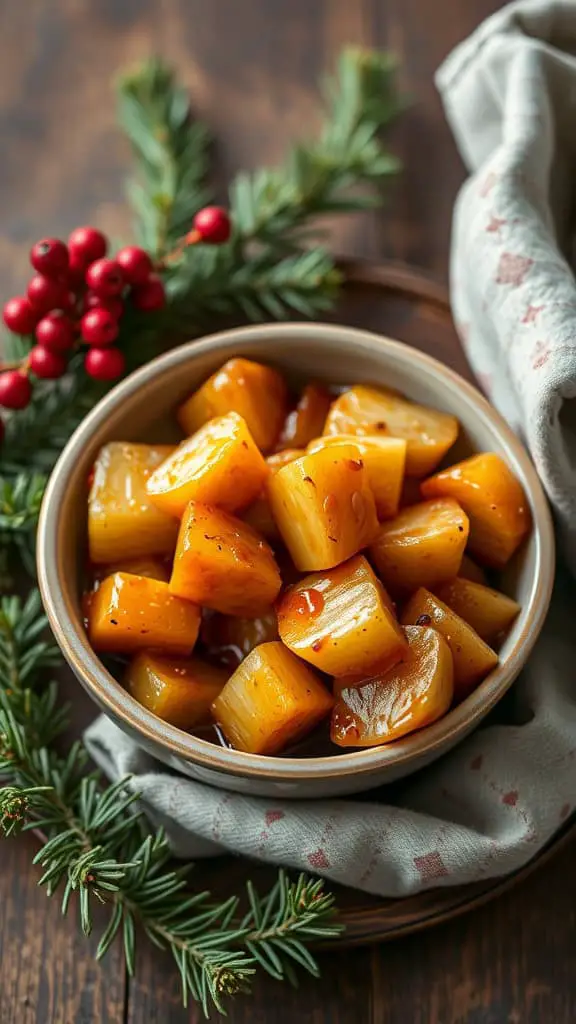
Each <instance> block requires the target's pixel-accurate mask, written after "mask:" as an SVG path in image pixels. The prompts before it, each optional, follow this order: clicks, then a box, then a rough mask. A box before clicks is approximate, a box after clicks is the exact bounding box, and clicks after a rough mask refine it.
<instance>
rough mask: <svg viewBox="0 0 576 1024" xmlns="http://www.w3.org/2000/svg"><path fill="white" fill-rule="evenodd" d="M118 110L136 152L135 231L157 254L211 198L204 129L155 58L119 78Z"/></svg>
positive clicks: (184, 95)
mask: <svg viewBox="0 0 576 1024" xmlns="http://www.w3.org/2000/svg"><path fill="white" fill-rule="evenodd" d="M118 113H119V120H120V124H121V126H122V128H123V129H124V131H125V133H126V135H127V136H128V139H129V140H130V143H131V145H132V150H133V153H134V156H135V158H136V176H135V178H133V179H131V180H130V181H129V183H128V198H129V200H130V203H131V205H132V208H133V210H134V213H135V231H136V236H137V238H138V239H139V241H140V243H141V244H142V245H143V246H144V248H145V249H148V250H149V252H150V253H151V254H153V255H154V256H156V257H158V258H159V257H161V256H163V255H164V254H165V253H166V252H168V251H169V249H170V248H171V247H172V246H173V245H175V244H176V243H177V242H178V240H179V239H180V238H181V237H182V235H184V234H186V232H187V231H189V230H190V219H191V216H192V214H193V213H195V212H196V211H197V210H199V209H200V208H201V207H202V206H204V204H205V203H206V202H208V200H209V198H210V193H209V190H208V188H207V187H206V184H205V177H206V174H207V171H208V143H209V133H208V131H207V129H206V128H205V126H204V125H203V124H201V123H200V122H198V121H195V120H193V118H192V116H191V112H190V100H189V98H188V94H187V93H186V91H185V89H184V88H183V87H182V86H181V85H179V84H178V82H176V80H175V77H174V73H173V71H172V70H171V69H170V68H169V67H167V66H166V65H165V64H163V63H162V62H161V61H160V60H158V59H156V58H153V59H151V60H150V61H147V62H146V63H145V64H143V65H141V66H139V67H137V68H135V69H134V70H133V71H132V72H129V73H128V74H125V75H123V76H122V77H121V78H120V80H119V82H118Z"/></svg>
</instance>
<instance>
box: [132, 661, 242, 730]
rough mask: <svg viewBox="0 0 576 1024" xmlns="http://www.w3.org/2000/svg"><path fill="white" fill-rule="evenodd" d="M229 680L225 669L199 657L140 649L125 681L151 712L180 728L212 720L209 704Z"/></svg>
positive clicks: (137, 698)
mask: <svg viewBox="0 0 576 1024" xmlns="http://www.w3.org/2000/svg"><path fill="white" fill-rule="evenodd" d="M227 680H228V672H227V671H226V669H223V668H218V667H217V666H215V665H210V664H208V662H206V661H202V660H201V659H200V658H169V657H166V656H165V655H160V654H155V653H154V652H153V651H141V653H140V654H137V655H136V656H135V657H134V658H133V659H132V661H131V662H130V664H129V666H128V669H127V671H126V675H125V677H124V684H125V686H126V688H127V689H128V690H129V691H130V693H131V694H132V696H133V697H135V698H136V700H137V701H139V702H140V704H142V705H143V706H144V707H145V708H147V709H148V711H151V712H152V713H153V714H154V715H158V718H161V719H162V720H163V721H164V722H169V723H170V725H175V726H177V728H178V729H193V728H195V726H197V725H204V724H206V723H207V722H210V720H211V717H210V706H211V704H212V702H213V701H215V700H216V697H217V696H218V694H219V693H220V691H221V690H222V688H223V687H224V685H225V683H226V682H227Z"/></svg>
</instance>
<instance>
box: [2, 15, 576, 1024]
mask: <svg viewBox="0 0 576 1024" xmlns="http://www.w3.org/2000/svg"><path fill="white" fill-rule="evenodd" d="M499 6H501V5H500V4H499V3H496V2H494V0H442V3H432V2H431V0H355V2H354V3H351V2H350V0H323V2H320V0H316V2H310V0H213V2H212V3H210V4H208V3H206V2H205V0H161V2H160V0H84V2H82V0H26V2H21V3H16V2H14V0H0V19H1V20H0V23H1V25H2V33H1V36H0V137H1V139H2V144H3V145H2V160H1V161H0V223H1V225H2V230H1V234H0V275H1V282H2V294H5V295H8V294H10V293H11V291H12V290H19V289H20V288H21V287H22V284H23V281H24V276H25V274H26V253H27V249H28V247H29V244H30V242H31V241H32V240H34V239H35V238H37V237H40V236H42V235H45V234H62V233H65V232H67V231H68V230H69V229H70V228H72V227H73V226H75V225H76V224H77V223H86V222H91V221H93V222H96V223H97V224H98V225H99V226H101V227H103V228H104V229H105V230H108V231H109V232H110V233H112V234H116V235H117V234H120V233H123V232H124V231H125V230H126V229H127V226H128V221H127V215H126V211H125V209H124V206H123V202H122V181H123V176H124V173H125V168H126V164H127V159H128V154H127V150H126V147H125V144H124V142H123V140H122V139H121V138H120V137H119V136H118V135H117V134H116V133H115V131H114V110H113V102H112V96H111V91H110V81H111V78H112V76H113V73H114V71H115V70H116V69H117V68H118V67H121V66H123V65H125V64H126V63H129V62H130V61H133V60H136V59H138V58H139V57H141V56H143V55H145V54H147V53H149V52H151V51H152V50H160V51H161V52H162V53H163V54H164V55H165V56H167V57H169V58H170V59H172V60H173V61H174V62H175V63H176V65H177V66H178V68H179V70H180V72H181V74H182V76H183V78H184V80H185V81H186V83H187V84H188V86H189V88H190V91H191V94H192V97H193V101H194V106H195V109H196V110H197V112H198V113H199V114H200V115H201V116H202V117H204V118H205V119H206V120H207V121H208V123H209V124H210V125H211V126H212V128H213V130H214V132H215V134H216V136H217V138H218V145H217V148H216V158H217V162H218V168H219V174H220V180H221V181H222V182H223V181H225V180H226V178H227V176H228V175H229V174H230V173H231V172H232V171H234V170H235V169H236V168H237V167H239V166H254V165H257V164H261V163H262V162H264V161H274V160H276V159H278V158H279V157H280V155H281V154H282V152H283V149H284V146H285V144H286V142H287V141H288V140H289V139H291V138H295V137H298V136H300V135H301V134H302V133H303V132H304V131H306V130H307V129H310V130H312V129H313V128H314V125H315V122H316V117H315V113H314V104H313V99H314V93H315V83H316V79H317V77H318V74H319V72H320V71H321V70H322V69H323V68H324V67H326V66H327V65H328V64H329V63H330V62H331V60H332V59H333V57H334V56H335V55H336V53H337V52H338V50H339V48H340V47H341V45H342V44H343V43H345V42H356V43H364V44H375V45H379V46H388V47H390V48H392V49H394V50H395V51H396V53H397V54H398V56H399V58H400V64H401V72H400V84H401V87H402V89H403V91H404V93H405V95H406V96H407V97H408V99H409V101H410V103H411V107H410V109H409V110H408V112H407V113H406V114H405V115H404V117H403V118H402V121H401V122H400V123H399V125H398V126H397V127H396V128H395V130H394V145H395V148H396V151H397V152H398V153H399V154H400V155H401V157H402V158H403V160H404V161H405V164H406V170H405V172H404V174H403V176H402V178H401V180H400V182H399V183H398V185H397V186H396V188H395V190H394V193H393V195H392V196H391V199H390V202H389V206H388V209H387V211H386V212H385V213H383V214H382V215H371V216H370V217H369V218H362V219H350V220H349V221H347V222H346V223H343V224H341V225H340V226H339V227H338V230H337V231H336V232H335V233H334V237H333V242H334V246H335V247H336V248H337V249H338V250H339V251H341V252H343V253H346V254H349V255H357V256H360V255H361V256H367V257H374V256H387V257H392V258H395V259H402V260H406V261H408V262H411V263H414V264H419V265H421V266H424V267H426V268H428V269H430V270H432V271H433V272H435V273H436V274H437V275H438V276H439V277H440V278H445V276H446V267H447V250H448V238H449V227H450V217H451V206H452V202H453V199H454V195H455V192H456V189H457V187H458V185H459V183H460V182H461V180H462V178H463V169H462V166H461V163H460V161H459V159H458V157H457V155H456V153H455V150H454V147H453V144H452V142H451V139H450V134H449V131H448V129H447V127H446V124H445V122H444V119H443V114H442V110H441V105H440V103H439V100H438V97H437V95H436V93H435V90H434V86H433V83H432V75H433V72H434V70H435V69H436V67H437V66H438V64H439V63H440V61H441V60H442V58H443V57H444V56H445V55H446V54H447V53H448V52H449V50H450V49H451V47H452V46H453V45H454V44H455V43H456V42H458V41H459V40H460V39H462V38H463V37H464V36H466V35H467V34H468V33H469V32H470V31H471V29H472V28H473V27H474V26H475V25H476V24H477V23H478V22H479V21H480V20H481V19H482V18H483V17H484V16H486V15H488V14H489V13H491V12H492V11H493V10H495V9H496V8H498V7H499ZM367 317H368V311H367V310H363V309H362V308H359V310H358V314H357V319H358V322H359V323H368V322H369V321H368V320H367ZM460 359H461V355H460V353H458V352H456V350H455V351H454V352H453V353H452V354H451V356H450V362H452V363H453V365H457V364H458V360H460ZM74 693H76V691H74ZM33 852H34V844H33V840H32V839H31V838H22V839H19V840H18V841H14V842H12V843H5V844H2V845H0V1024H91V1022H102V1024H109V1022H110V1024H124V1022H127V1024H141V1022H143V1021H146V1022H147V1024H184V1021H186V1022H190V1021H196V1020H199V1019H200V1018H199V1015H198V1014H196V1012H195V1011H194V1010H192V1011H184V1010H182V1009H181V1008H180V1007H179V1000H178V984H177V979H176V976H175V973H174V971H173V970H172V968H171V965H170V963H169V962H167V961H166V960H164V959H163V958H162V956H161V954H159V953H158V951H156V950H154V949H150V948H148V947H147V946H146V945H145V944H143V945H142V954H141V959H140V964H139V973H138V978H137V980H130V981H128V980H127V979H126V976H125V972H124V966H123V963H122V959H121V956H120V954H119V952H118V951H116V950H113V951H112V953H111V954H110V955H109V957H108V959H107V960H106V961H105V963H104V964H103V965H102V966H101V967H97V966H95V964H94V962H93V959H92V953H93V951H94V948H95V942H94V941H93V940H88V941H85V940H83V939H82V938H81V937H80V936H79V933H78V931H77V928H76V925H75V923H73V922H72V921H71V920H68V921H63V920H62V918H61V917H60V914H59V908H58V906H57V903H56V902H52V903H49V902H48V901H47V899H46V897H45V895H44V893H43V892H41V891H39V890H38V889H37V888H36V880H37V872H36V871H35V869H33V868H31V866H30V862H31V858H32V855H33ZM573 857H574V848H573V846H569V847H568V848H566V849H564V850H563V852H562V853H561V854H560V855H558V856H557V857H556V858H555V859H554V860H553V861H552V862H551V863H548V864H547V866H546V867H544V868H543V869H542V870H541V871H539V872H537V873H536V874H535V875H534V876H532V877H531V878H530V879H529V880H528V881H527V882H525V883H523V884H522V885H520V886H518V887H517V888H516V889H515V890H514V891H513V892H511V893H509V894H507V895H506V896H504V897H502V898H501V899H500V900H498V901H497V902H495V903H493V904H491V905H489V906H486V907H484V908H482V909H481V910H478V911H476V912H474V913H473V914H470V915H468V916H467V917H465V918H462V919H459V920H456V921H453V922H452V923H450V924H447V925H443V926H441V927H439V928H437V929H435V930H434V931H431V932H429V933H425V934H420V935H415V936H411V937H408V938H406V939H402V940H401V941H396V942H394V943H391V944H387V945H380V946H377V947H372V948H368V949H358V950H353V951H342V952H340V951H338V950H335V951H330V952H326V953H323V954H322V955H321V965H322V969H323V978H322V980H321V981H320V982H319V983H313V982H309V981H303V983H302V985H301V988H300V990H299V991H298V992H296V993H292V992H291V991H289V990H287V989H282V990H278V988H277V987H276V986H275V985H274V984H273V983H272V982H267V981H262V982H260V983H259V984H258V985H257V987H256V991H255V995H254V998H253V1000H252V1001H251V1002H246V1001H244V1002H238V1003H237V1004H235V1005H234V1006H233V1007H232V1009H231V1011H230V1014H229V1017H228V1020H230V1021H232V1022H234V1024H244V1022H248V1021H250V1022H251V1024H264V1022H266V1024H268V1022H269V1021H274V1022H279V1024H292V1022H293V1021H295V1020H299V1019H301V1018H302V1017H303V1015H304V1014H306V1017H307V1019H310V1020H311V1021H313V1022H314V1024H332V1022H334V1024H336V1022H338V1024H340V1022H342V1024H348V1022H352V1021H354V1022H356V1024H571V1022H572V1021H573V1020H575V1019H576V982H575V981H574V972H573V966H572V965H573V959H574V953H575V952H576V942H575V938H574V924H575V921H574V915H575V911H574V906H575V905H576V880H575V873H574V871H573V866H572V862H573ZM214 1019H218V1018H216V1017H215V1018H214Z"/></svg>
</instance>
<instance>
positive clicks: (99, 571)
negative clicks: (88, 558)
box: [92, 555, 170, 583]
mask: <svg viewBox="0 0 576 1024" xmlns="http://www.w3.org/2000/svg"><path fill="white" fill-rule="evenodd" d="M115 572H128V573H130V575H131V576H146V577H147V578H148V579H150V580H161V581H162V582H163V583H168V580H169V579H170V568H169V566H168V563H167V562H165V561H164V560H163V559H162V558H154V557H153V556H152V555H151V556H150V557H149V558H144V557H142V558H120V559H118V561H117V562H111V563H108V564H106V565H97V566H95V567H94V571H93V574H92V575H93V579H94V581H95V582H96V583H99V582H100V580H104V579H106V577H107V576H113V575H114V573H115Z"/></svg>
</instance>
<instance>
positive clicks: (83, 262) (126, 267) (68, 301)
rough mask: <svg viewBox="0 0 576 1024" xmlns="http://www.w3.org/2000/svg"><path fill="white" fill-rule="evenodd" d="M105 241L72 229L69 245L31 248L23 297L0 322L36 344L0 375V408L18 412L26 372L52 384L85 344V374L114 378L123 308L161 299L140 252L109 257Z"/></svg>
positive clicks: (118, 370)
mask: <svg viewBox="0 0 576 1024" xmlns="http://www.w3.org/2000/svg"><path fill="white" fill-rule="evenodd" d="M107 249H108V242H107V239H106V238H105V236H104V235H103V234H102V233H101V232H100V231H97V230H96V229H95V228H92V227H83V228H76V229H75V230H74V231H73V232H72V234H71V235H70V238H69V239H68V245H65V244H64V242H61V241H59V239H57V238H44V239H42V240H41V241H40V242H36V244H35V245H34V246H33V247H32V250H31V252H30V263H31V264H32V266H33V268H34V270H35V271H36V273H35V274H34V276H33V277H32V278H31V280H30V282H29V284H28V288H27V291H26V295H18V296H16V297H15V298H13V299H9V300H8V302H7V303H6V304H5V306H4V310H3V319H4V323H5V324H6V326H7V327H8V328H9V329H10V330H11V331H13V332H14V333H15V334H20V335H30V334H34V336H35V339H36V344H35V345H34V347H33V348H32V349H31V351H30V352H29V354H28V357H27V359H26V360H25V362H24V363H23V365H22V366H21V367H19V368H18V369H12V370H8V371H6V372H5V373H3V374H1V375H0V405H2V406H4V407H5V408H7V409H23V408H24V407H25V406H26V405H28V402H29V401H30V397H31V394H32V384H31V381H30V374H33V375H34V376H35V377H40V378H44V379H47V380H55V379H56V378H58V377H62V376H63V374H64V373H65V372H66V367H67V362H68V357H69V356H70V354H71V353H72V352H73V351H74V350H75V349H76V348H77V347H78V346H79V345H82V344H84V345H87V346H88V350H87V352H86V354H85V356H84V367H85V370H86V373H87V374H89V376H90V377H94V378H95V379H96V380H116V379H117V378H118V377H120V376H121V374H122V372H123V370H124V355H123V354H122V352H121V351H120V349H118V348H115V347H112V346H113V344H114V342H115V341H116V339H117V337H118V334H119V331H120V318H121V316H122V313H123V311H124V303H125V302H126V301H129V302H130V303H131V305H132V306H133V307H134V308H136V309H141V310H145V311H147V312H150V311H152V310H155V309H161V307H162V306H163V305H164V302H165V295H164V286H163V284H162V282H161V280H160V278H159V277H158V276H157V275H156V274H155V273H154V268H153V265H152V260H151V259H150V256H149V255H148V253H147V252H145V251H144V249H139V248H137V247H136V246H134V245H129V246H126V248H124V249H121V250H120V252H118V253H117V254H116V256H115V257H114V259H110V258H107V257H106V251H107Z"/></svg>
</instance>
